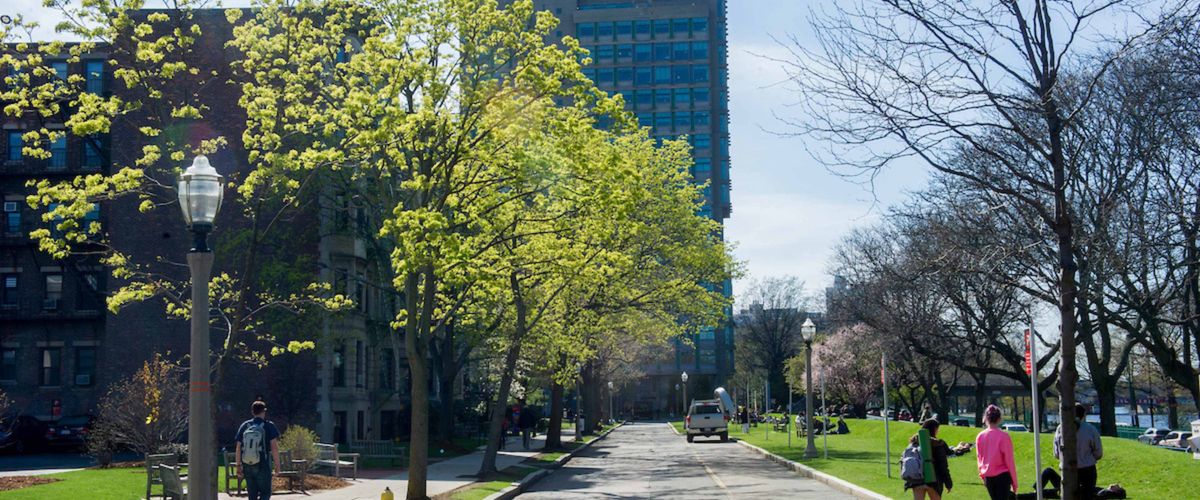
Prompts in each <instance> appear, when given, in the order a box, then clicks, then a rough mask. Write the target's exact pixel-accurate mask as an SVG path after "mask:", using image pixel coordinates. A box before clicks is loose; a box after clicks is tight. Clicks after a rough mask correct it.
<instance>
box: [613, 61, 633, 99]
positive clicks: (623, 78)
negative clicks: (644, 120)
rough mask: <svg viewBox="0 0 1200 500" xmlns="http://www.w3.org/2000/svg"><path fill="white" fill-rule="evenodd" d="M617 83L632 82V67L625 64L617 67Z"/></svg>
mask: <svg viewBox="0 0 1200 500" xmlns="http://www.w3.org/2000/svg"><path fill="white" fill-rule="evenodd" d="M617 83H623V84H627V85H628V84H631V83H633V68H630V67H627V66H622V67H620V68H617ZM631 97H632V96H631Z"/></svg>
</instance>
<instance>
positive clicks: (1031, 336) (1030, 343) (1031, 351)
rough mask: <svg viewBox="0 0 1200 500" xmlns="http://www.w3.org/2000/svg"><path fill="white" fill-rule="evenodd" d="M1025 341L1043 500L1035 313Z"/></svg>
mask: <svg viewBox="0 0 1200 500" xmlns="http://www.w3.org/2000/svg"><path fill="white" fill-rule="evenodd" d="M1025 342H1026V344H1025V345H1026V347H1027V348H1028V351H1027V354H1028V356H1029V357H1028V358H1027V360H1026V362H1025V371H1027V372H1029V385H1030V387H1031V389H1030V392H1032V394H1031V396H1032V397H1033V467H1034V471H1033V478H1034V487H1035V488H1037V500H1042V429H1041V426H1042V419H1041V418H1040V417H1039V411H1040V408H1039V403H1038V399H1039V398H1038V392H1039V391H1038V370H1037V359H1038V358H1037V334H1036V333H1034V330H1033V314H1032V313H1030V315H1029V330H1027V331H1026V332H1025Z"/></svg>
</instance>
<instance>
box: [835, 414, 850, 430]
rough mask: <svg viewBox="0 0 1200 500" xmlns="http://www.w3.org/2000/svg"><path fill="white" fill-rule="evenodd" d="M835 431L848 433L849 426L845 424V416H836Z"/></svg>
mask: <svg viewBox="0 0 1200 500" xmlns="http://www.w3.org/2000/svg"><path fill="white" fill-rule="evenodd" d="M837 433H838V434H849V433H850V426H849V425H846V418H845V417H842V416H838V422H837Z"/></svg>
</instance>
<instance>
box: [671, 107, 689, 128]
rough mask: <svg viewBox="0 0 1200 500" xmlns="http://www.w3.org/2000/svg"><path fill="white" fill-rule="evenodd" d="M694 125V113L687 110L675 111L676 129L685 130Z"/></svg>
mask: <svg viewBox="0 0 1200 500" xmlns="http://www.w3.org/2000/svg"><path fill="white" fill-rule="evenodd" d="M691 126H692V114H691V113H688V112H687V111H676V112H675V130H685V129H688V128H691Z"/></svg>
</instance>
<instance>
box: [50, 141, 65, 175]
mask: <svg viewBox="0 0 1200 500" xmlns="http://www.w3.org/2000/svg"><path fill="white" fill-rule="evenodd" d="M50 168H51V169H54V170H61V169H64V168H67V136H65V135H62V136H59V137H58V138H57V139H54V141H53V142H51V143H50Z"/></svg>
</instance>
